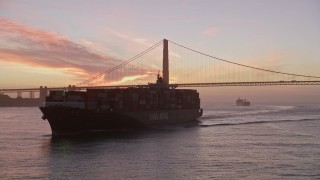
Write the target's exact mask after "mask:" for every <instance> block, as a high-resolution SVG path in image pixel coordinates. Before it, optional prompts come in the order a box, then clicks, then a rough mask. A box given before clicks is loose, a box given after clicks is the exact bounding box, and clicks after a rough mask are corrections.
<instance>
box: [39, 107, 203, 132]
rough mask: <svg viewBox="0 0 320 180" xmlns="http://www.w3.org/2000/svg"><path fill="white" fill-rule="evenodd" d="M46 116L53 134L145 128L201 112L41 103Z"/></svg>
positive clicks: (191, 118) (195, 116)
mask: <svg viewBox="0 0 320 180" xmlns="http://www.w3.org/2000/svg"><path fill="white" fill-rule="evenodd" d="M40 110H41V111H42V113H43V119H46V120H48V122H49V124H50V127H51V130H52V135H53V136H58V135H72V134H79V133H83V132H93V131H118V130H128V129H145V128H154V127H163V126H171V125H179V124H184V123H189V122H195V121H197V119H198V118H199V117H201V116H202V110H201V109H200V110H199V109H174V110H159V111H135V112H130V111H128V112H122V111H121V112H116V111H114V112H113V111H101V112H99V111H93V110H86V109H76V108H61V107H55V108H53V107H51V108H46V107H40Z"/></svg>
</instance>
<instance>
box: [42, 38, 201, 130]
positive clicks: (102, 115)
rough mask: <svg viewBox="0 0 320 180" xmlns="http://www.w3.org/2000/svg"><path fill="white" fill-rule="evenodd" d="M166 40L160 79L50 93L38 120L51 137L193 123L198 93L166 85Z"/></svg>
mask: <svg viewBox="0 0 320 180" xmlns="http://www.w3.org/2000/svg"><path fill="white" fill-rule="evenodd" d="M168 65H169V63H168V41H167V40H164V50H163V77H161V76H160V74H159V73H158V75H157V81H156V83H148V84H147V85H144V86H136V87H126V88H120V87H118V88H110V89H100V88H98V87H97V88H87V89H86V90H85V91H74V90H70V91H62V90H61V91H50V92H49V96H48V97H47V98H46V102H45V106H44V107H40V110H41V111H42V113H43V116H42V119H44V120H48V122H49V124H50V127H51V130H52V135H70V134H79V133H82V132H92V131H94V132H95V131H119V130H128V129H141V128H143V129H145V128H157V127H164V126H171V125H181V124H189V123H191V124H193V123H194V122H198V121H197V119H198V118H200V117H201V116H202V113H203V110H202V109H201V108H200V98H199V93H198V92H197V91H196V90H192V89H177V88H176V87H174V86H170V85H169V68H168Z"/></svg>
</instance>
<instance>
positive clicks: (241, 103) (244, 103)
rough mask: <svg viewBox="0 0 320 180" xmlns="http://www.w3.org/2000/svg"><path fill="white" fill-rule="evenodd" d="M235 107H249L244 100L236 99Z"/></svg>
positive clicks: (247, 102) (248, 103) (248, 102)
mask: <svg viewBox="0 0 320 180" xmlns="http://www.w3.org/2000/svg"><path fill="white" fill-rule="evenodd" d="M236 105H237V106H250V101H247V100H246V99H241V98H238V99H237V100H236Z"/></svg>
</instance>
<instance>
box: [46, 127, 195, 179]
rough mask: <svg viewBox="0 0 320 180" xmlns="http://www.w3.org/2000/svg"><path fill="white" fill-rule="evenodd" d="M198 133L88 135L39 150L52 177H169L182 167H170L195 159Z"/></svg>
mask: <svg viewBox="0 0 320 180" xmlns="http://www.w3.org/2000/svg"><path fill="white" fill-rule="evenodd" d="M197 132H198V128H188V129H177V130H173V129H171V130H157V131H134V132H122V133H101V134H90V136H85V137H84V136H82V137H81V136H76V137H71V138H53V139H50V140H48V141H46V142H45V143H44V144H45V145H46V146H43V147H42V148H43V150H44V151H47V153H48V157H49V158H48V171H49V176H50V177H54V178H67V177H70V174H72V177H77V178H85V179H87V178H89V179H90V178H94V179H105V178H112V179H114V178H117V177H123V178H125V179H126V178H138V177H140V178H145V179H149V176H150V174H153V175H155V176H158V175H159V176H161V177H164V178H166V177H167V178H170V177H176V176H181V174H180V173H181V168H177V169H176V168H172V166H175V165H178V164H180V163H183V161H186V159H185V157H184V156H190V157H193V156H197V151H198V150H197V149H198V147H197V145H196V144H193V142H197V140H196V138H197V137H198V135H197V134H198V133H197ZM185 135H188V138H186V139H184V138H183V137H185ZM48 142H49V143H48ZM182 143H183V144H185V145H186V144H189V148H188V151H185V150H184V151H182V150H183V149H181V148H182V146H181V144H182ZM191 147H194V148H191ZM66 170H67V171H66ZM164 172H165V173H164Z"/></svg>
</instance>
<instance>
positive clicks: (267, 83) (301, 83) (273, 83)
mask: <svg viewBox="0 0 320 180" xmlns="http://www.w3.org/2000/svg"><path fill="white" fill-rule="evenodd" d="M278 85H297V86H304V85H320V81H295V80H292V81H264V82H211V83H182V84H169V87H172V88H179V87H219V86H220V87H221V86H278ZM149 86H150V85H118V86H82V87H72V88H70V89H69V88H68V87H52V88H47V90H49V91H50V90H68V89H69V90H86V89H115V88H128V87H137V88H144V87H149ZM151 86H152V85H151ZM39 91H40V88H21V89H0V92H1V93H17V92H20V93H21V92H39Z"/></svg>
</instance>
